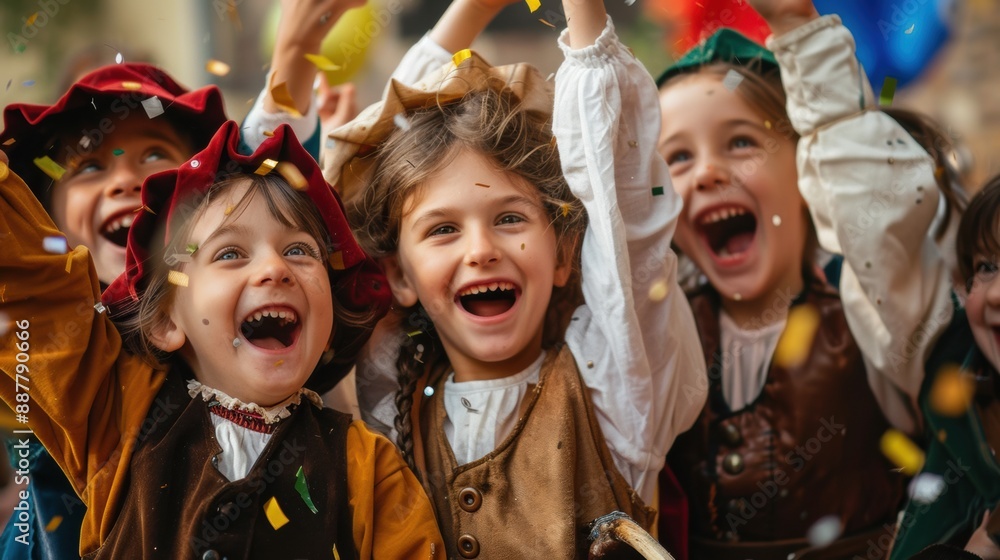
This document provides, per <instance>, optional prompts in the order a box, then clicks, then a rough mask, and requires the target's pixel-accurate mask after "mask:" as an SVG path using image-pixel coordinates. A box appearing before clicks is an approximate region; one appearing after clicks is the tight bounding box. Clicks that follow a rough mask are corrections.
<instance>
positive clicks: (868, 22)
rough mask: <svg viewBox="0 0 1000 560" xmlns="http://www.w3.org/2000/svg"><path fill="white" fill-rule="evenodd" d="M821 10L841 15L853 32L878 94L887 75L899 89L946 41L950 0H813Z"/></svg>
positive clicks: (950, 17)
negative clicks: (895, 82) (894, 80)
mask: <svg viewBox="0 0 1000 560" xmlns="http://www.w3.org/2000/svg"><path fill="white" fill-rule="evenodd" d="M814 1H815V4H816V9H817V10H819V12H820V13H821V14H839V15H840V18H841V19H842V20H843V22H844V25H845V26H846V27H847V28H848V29H850V30H851V33H853V34H854V40H855V42H857V47H858V60H860V61H861V65H862V66H864V68H865V72H866V73H867V74H868V80H869V81H871V83H872V87H873V88H874V89H875V91H876V92H878V91H879V90H880V89H881V88H882V83H883V81H884V80H885V78H886V77H892V78H896V81H897V84H898V86H899V87H902V86H904V85H906V84H907V83H909V82H911V81H913V80H914V79H916V78H917V77H919V76H920V73H921V72H923V70H924V69H925V68H926V67H927V66H928V64H929V63H930V61H931V60H932V59H933V58H934V55H935V54H937V52H938V51H939V50H940V49H941V47H942V46H943V45H944V44H945V43H946V42H947V40H948V38H949V36H950V35H951V27H952V23H953V22H954V16H955V13H954V9H955V2H954V0H814Z"/></svg>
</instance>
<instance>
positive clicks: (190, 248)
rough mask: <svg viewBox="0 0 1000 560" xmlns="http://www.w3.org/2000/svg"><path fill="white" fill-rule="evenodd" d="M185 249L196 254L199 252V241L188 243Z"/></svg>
mask: <svg viewBox="0 0 1000 560" xmlns="http://www.w3.org/2000/svg"><path fill="white" fill-rule="evenodd" d="M184 250H185V251H187V254H189V255H193V254H195V253H197V252H198V244H197V243H188V244H187V246H186V247H184Z"/></svg>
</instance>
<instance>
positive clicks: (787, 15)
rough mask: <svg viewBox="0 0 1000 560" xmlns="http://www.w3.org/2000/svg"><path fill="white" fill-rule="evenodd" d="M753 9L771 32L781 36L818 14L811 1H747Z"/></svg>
mask: <svg viewBox="0 0 1000 560" xmlns="http://www.w3.org/2000/svg"><path fill="white" fill-rule="evenodd" d="M747 1H748V2H749V3H750V6H751V7H753V9H755V10H757V13H759V14H760V15H761V17H763V18H764V19H765V20H767V24H768V25H769V26H771V32H772V33H774V34H775V35H781V34H783V33H785V32H787V31H791V30H792V29H795V28H796V27H798V26H800V25H802V24H804V23H806V22H808V21H811V20H814V19H816V18H817V17H819V12H817V11H816V7H815V6H813V3H812V0H747Z"/></svg>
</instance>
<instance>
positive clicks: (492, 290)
mask: <svg viewBox="0 0 1000 560" xmlns="http://www.w3.org/2000/svg"><path fill="white" fill-rule="evenodd" d="M499 287H500V285H499V284H497V283H496V282H494V283H492V284H490V291H491V292H495V291H497V288H499Z"/></svg>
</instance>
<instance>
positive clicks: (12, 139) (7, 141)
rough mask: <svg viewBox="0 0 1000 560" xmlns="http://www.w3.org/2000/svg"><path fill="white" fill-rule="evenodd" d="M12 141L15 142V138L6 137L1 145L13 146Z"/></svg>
mask: <svg viewBox="0 0 1000 560" xmlns="http://www.w3.org/2000/svg"><path fill="white" fill-rule="evenodd" d="M14 142H17V139H16V138H8V139H6V140H4V141H3V145H4V146H13V145H14Z"/></svg>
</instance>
